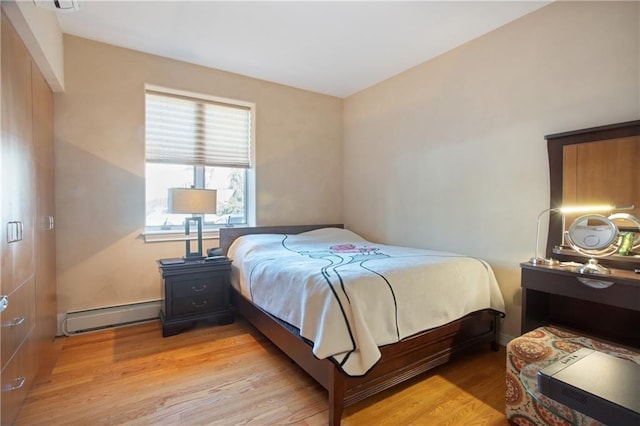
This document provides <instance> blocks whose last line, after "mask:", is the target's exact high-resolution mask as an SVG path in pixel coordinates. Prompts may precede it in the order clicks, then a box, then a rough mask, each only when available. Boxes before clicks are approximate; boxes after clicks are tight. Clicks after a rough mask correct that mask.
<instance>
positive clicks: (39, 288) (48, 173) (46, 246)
mask: <svg viewBox="0 0 640 426" xmlns="http://www.w3.org/2000/svg"><path fill="white" fill-rule="evenodd" d="M32 77H33V84H32V88H33V144H34V149H35V161H36V168H35V171H36V223H35V228H36V229H35V236H36V245H35V247H36V248H35V260H36V271H35V272H36V330H37V334H36V335H37V341H38V344H37V347H38V354H40V362H41V364H42V365H43V366H46V367H53V362H54V361H55V360H54V358H53V356H50V355H52V354H53V351H52V350H51V345H52V343H53V339H54V338H55V335H56V331H57V324H56V315H57V305H56V292H57V289H56V255H55V253H56V252H55V251H56V239H55V238H56V234H55V219H54V213H55V197H54V180H55V173H54V155H53V149H54V147H53V93H52V92H51V88H50V87H49V85H48V84H47V82H46V80H45V79H44V76H43V75H42V73H41V72H40V71H39V70H38V68H37V67H35V66H33V67H32Z"/></svg>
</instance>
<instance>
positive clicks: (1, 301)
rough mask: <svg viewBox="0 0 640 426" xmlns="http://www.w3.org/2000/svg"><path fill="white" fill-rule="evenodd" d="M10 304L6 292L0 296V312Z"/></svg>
mask: <svg viewBox="0 0 640 426" xmlns="http://www.w3.org/2000/svg"><path fill="white" fill-rule="evenodd" d="M8 306H9V297H7V296H5V295H4V294H3V295H2V296H0V312H4V310H5V309H7V307H8Z"/></svg>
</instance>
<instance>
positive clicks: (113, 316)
mask: <svg viewBox="0 0 640 426" xmlns="http://www.w3.org/2000/svg"><path fill="white" fill-rule="evenodd" d="M161 306H162V301H161V300H157V301H152V302H143V303H134V304H130V305H121V306H110V307H106V308H98V309H89V310H86V311H77V312H69V313H67V315H66V316H65V318H64V320H63V323H62V324H61V327H60V329H61V331H62V334H74V333H82V332H86V331H94V330H100V329H103V328H110V327H118V326H122V325H128V324H133V323H137V322H142V321H149V320H153V319H156V318H158V317H159V312H160V307H161Z"/></svg>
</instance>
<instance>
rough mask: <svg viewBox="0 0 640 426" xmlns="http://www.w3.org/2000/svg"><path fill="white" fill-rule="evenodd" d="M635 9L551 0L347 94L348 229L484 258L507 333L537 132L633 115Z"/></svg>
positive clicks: (528, 233)
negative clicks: (502, 303)
mask: <svg viewBox="0 0 640 426" xmlns="http://www.w3.org/2000/svg"><path fill="white" fill-rule="evenodd" d="M638 7H639V3H638V2H622V3H608V2H585V3H581V2H560V3H558V2H556V3H554V4H551V5H549V6H546V7H544V8H542V9H540V10H538V11H536V12H533V13H532V14H530V15H528V16H525V17H523V18H521V19H520V20H518V21H515V22H513V23H511V24H508V25H506V26H504V27H502V28H500V29H498V30H496V31H494V32H491V33H489V34H487V35H486V36H484V37H482V38H480V39H477V40H474V41H472V42H469V43H468V44H466V45H464V46H462V47H460V48H458V49H455V50H453V51H451V52H449V53H446V54H444V55H442V56H440V57H438V58H436V59H434V60H431V61H429V62H427V63H424V64H422V65H420V66H417V67H415V68H413V69H411V70H409V71H407V72H404V73H402V74H400V75H397V76H395V77H393V78H391V79H389V80H387V81H385V82H383V83H381V84H378V85H376V86H374V87H371V88H369V89H367V90H364V91H362V92H360V93H358V94H356V95H353V96H351V97H349V98H347V99H346V100H345V104H344V110H345V112H344V117H345V118H344V166H345V172H344V196H345V201H344V208H345V211H344V219H345V223H346V224H347V226H349V227H350V228H351V229H353V230H355V231H357V232H360V233H361V234H363V235H365V236H367V237H369V238H371V239H374V240H377V241H384V242H389V243H396V244H403V245H409V246H417V247H427V248H435V249H443V250H449V251H456V252H461V253H466V254H469V255H473V256H479V257H482V258H484V259H486V260H488V261H489V262H490V263H491V265H492V266H493V268H494V270H495V271H496V275H497V278H498V281H499V283H500V286H501V288H502V290H503V294H504V296H505V299H506V303H507V318H506V320H505V323H504V327H503V332H504V333H505V334H507V335H511V336H515V335H518V334H519V330H520V291H519V288H520V271H519V267H518V265H519V263H520V262H522V261H526V260H528V259H529V258H530V257H531V256H533V254H534V246H535V234H536V217H537V215H538V213H539V212H540V211H541V210H543V209H545V208H547V207H548V206H549V178H548V164H547V152H546V141H545V139H544V135H546V134H550V133H555V132H561V131H567V130H573V129H580V128H585V127H591V126H597V125H602V124H610V123H615V122H621V121H627V120H634V119H638V118H639V117H640V87H639V80H638V75H639V74H640V69H639V66H640V60H639V59H640V58H639V52H640V50H639V49H640V46H639V44H640V41H639V26H640V19H639V16H640V15H639V11H638ZM545 237H546V235H545Z"/></svg>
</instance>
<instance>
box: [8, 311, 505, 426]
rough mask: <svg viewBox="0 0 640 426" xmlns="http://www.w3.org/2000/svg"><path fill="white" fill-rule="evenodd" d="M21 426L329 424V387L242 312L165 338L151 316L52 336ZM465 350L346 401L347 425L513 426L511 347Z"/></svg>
mask: <svg viewBox="0 0 640 426" xmlns="http://www.w3.org/2000/svg"><path fill="white" fill-rule="evenodd" d="M54 346H55V350H56V351H57V352H58V353H57V362H56V364H55V366H54V368H53V370H52V371H50V372H48V373H47V372H41V374H40V375H39V377H38V380H37V383H36V384H35V385H34V387H33V388H32V390H31V391H30V393H29V395H28V397H27V400H26V402H25V405H24V406H23V408H22V411H21V412H20V415H19V417H18V419H17V422H16V424H17V425H122V424H127V425H163V424H164V425H178V424H179V425H209V424H220V425H236V424H256V425H272V424H303V425H304V424H307V425H324V424H326V423H327V416H328V410H327V393H326V391H325V390H324V389H323V388H322V387H320V386H319V385H318V384H316V383H315V382H314V381H313V380H312V379H311V378H310V377H309V376H307V375H306V373H304V372H303V371H302V370H300V369H299V368H298V367H297V366H296V365H295V364H292V363H291V362H290V361H289V359H288V358H287V357H286V356H284V355H283V354H282V353H281V352H280V351H279V350H278V349H277V348H275V346H273V345H272V344H271V343H270V342H269V341H267V340H266V339H265V338H264V337H263V336H262V335H261V334H260V333H259V332H258V331H256V330H255V329H253V328H252V327H251V326H250V325H248V324H247V323H246V322H245V321H243V320H242V319H238V320H236V322H235V323H234V324H231V325H227V326H199V327H197V328H195V329H193V330H190V331H187V332H184V333H181V334H179V335H176V336H172V337H167V338H162V336H161V329H160V324H159V323H158V322H150V323H145V324H138V325H133V326H129V327H122V328H116V329H110V330H105V331H99V332H94V333H89V334H84V335H76V336H72V337H61V338H58V339H56V342H55V345H54ZM478 349H479V350H477V351H474V352H473V353H470V354H463V355H461V356H460V357H458V358H456V359H454V360H453V361H451V362H450V363H448V364H446V365H444V366H441V367H438V368H436V369H435V370H432V371H431V372H427V373H426V374H424V375H422V376H420V377H418V378H415V379H413V380H410V381H409V382H407V383H405V384H401V385H399V386H396V387H395V388H393V389H390V390H388V391H386V392H383V393H381V394H379V395H376V396H373V397H371V398H369V399H367V400H365V401H362V402H360V403H358V404H355V405H353V406H350V407H347V408H346V410H345V413H344V416H343V421H342V424H343V425H345V426H349V425H385V424H386V425H501V426H504V425H507V424H508V423H507V421H506V419H505V417H504V414H503V410H504V390H505V384H504V372H505V351H504V348H501V350H500V351H498V352H492V351H490V350H489V349H488V347H481V348H478Z"/></svg>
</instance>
